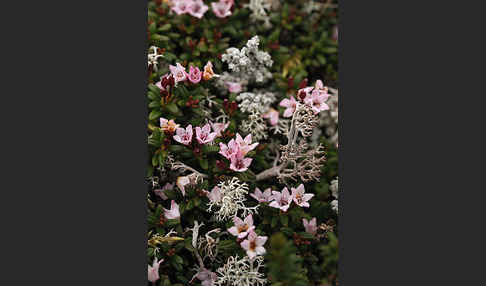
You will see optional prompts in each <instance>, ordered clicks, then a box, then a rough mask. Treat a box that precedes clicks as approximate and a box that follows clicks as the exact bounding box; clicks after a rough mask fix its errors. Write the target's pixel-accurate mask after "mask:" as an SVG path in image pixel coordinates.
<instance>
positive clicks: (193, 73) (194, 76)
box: [186, 66, 202, 83]
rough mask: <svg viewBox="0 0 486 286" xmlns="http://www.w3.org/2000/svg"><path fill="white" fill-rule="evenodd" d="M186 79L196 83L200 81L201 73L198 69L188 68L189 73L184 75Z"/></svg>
mask: <svg viewBox="0 0 486 286" xmlns="http://www.w3.org/2000/svg"><path fill="white" fill-rule="evenodd" d="M186 76H187V78H188V79H189V81H190V82H192V83H198V82H200V81H201V77H202V73H201V71H200V70H199V68H198V67H194V66H190V67H189V73H186Z"/></svg>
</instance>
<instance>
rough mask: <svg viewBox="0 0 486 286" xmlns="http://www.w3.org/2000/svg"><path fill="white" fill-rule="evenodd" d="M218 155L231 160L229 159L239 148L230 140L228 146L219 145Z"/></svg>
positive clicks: (233, 140)
mask: <svg viewBox="0 0 486 286" xmlns="http://www.w3.org/2000/svg"><path fill="white" fill-rule="evenodd" d="M219 149H220V150H219V154H221V155H223V156H224V157H225V158H226V159H228V160H231V157H232V156H233V155H234V154H236V153H237V152H238V150H239V149H240V146H239V145H238V143H236V141H235V139H231V140H230V141H229V143H228V145H226V144H224V143H219Z"/></svg>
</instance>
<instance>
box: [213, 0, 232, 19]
mask: <svg viewBox="0 0 486 286" xmlns="http://www.w3.org/2000/svg"><path fill="white" fill-rule="evenodd" d="M231 6H233V1H219V2H213V3H211V7H212V8H213V13H214V15H216V17H218V18H225V17H228V16H230V15H231Z"/></svg>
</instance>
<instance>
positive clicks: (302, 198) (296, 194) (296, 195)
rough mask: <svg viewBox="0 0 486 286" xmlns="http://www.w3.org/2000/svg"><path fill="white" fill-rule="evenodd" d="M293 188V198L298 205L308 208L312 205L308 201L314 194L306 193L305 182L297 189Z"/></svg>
mask: <svg viewBox="0 0 486 286" xmlns="http://www.w3.org/2000/svg"><path fill="white" fill-rule="evenodd" d="M291 190H292V198H293V200H294V202H295V203H296V204H297V205H299V206H301V207H305V208H308V207H309V206H310V205H309V203H308V201H309V200H310V199H312V197H313V196H314V194H304V192H305V189H304V185H303V184H300V185H299V186H298V187H297V189H294V188H291Z"/></svg>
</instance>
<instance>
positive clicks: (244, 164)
mask: <svg viewBox="0 0 486 286" xmlns="http://www.w3.org/2000/svg"><path fill="white" fill-rule="evenodd" d="M230 161H231V164H230V169H231V170H233V171H236V172H244V171H246V170H248V167H249V166H250V164H251V161H253V159H252V158H245V157H244V155H243V153H242V151H241V149H240V150H238V152H236V154H233V155H232V156H231V159H230Z"/></svg>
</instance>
